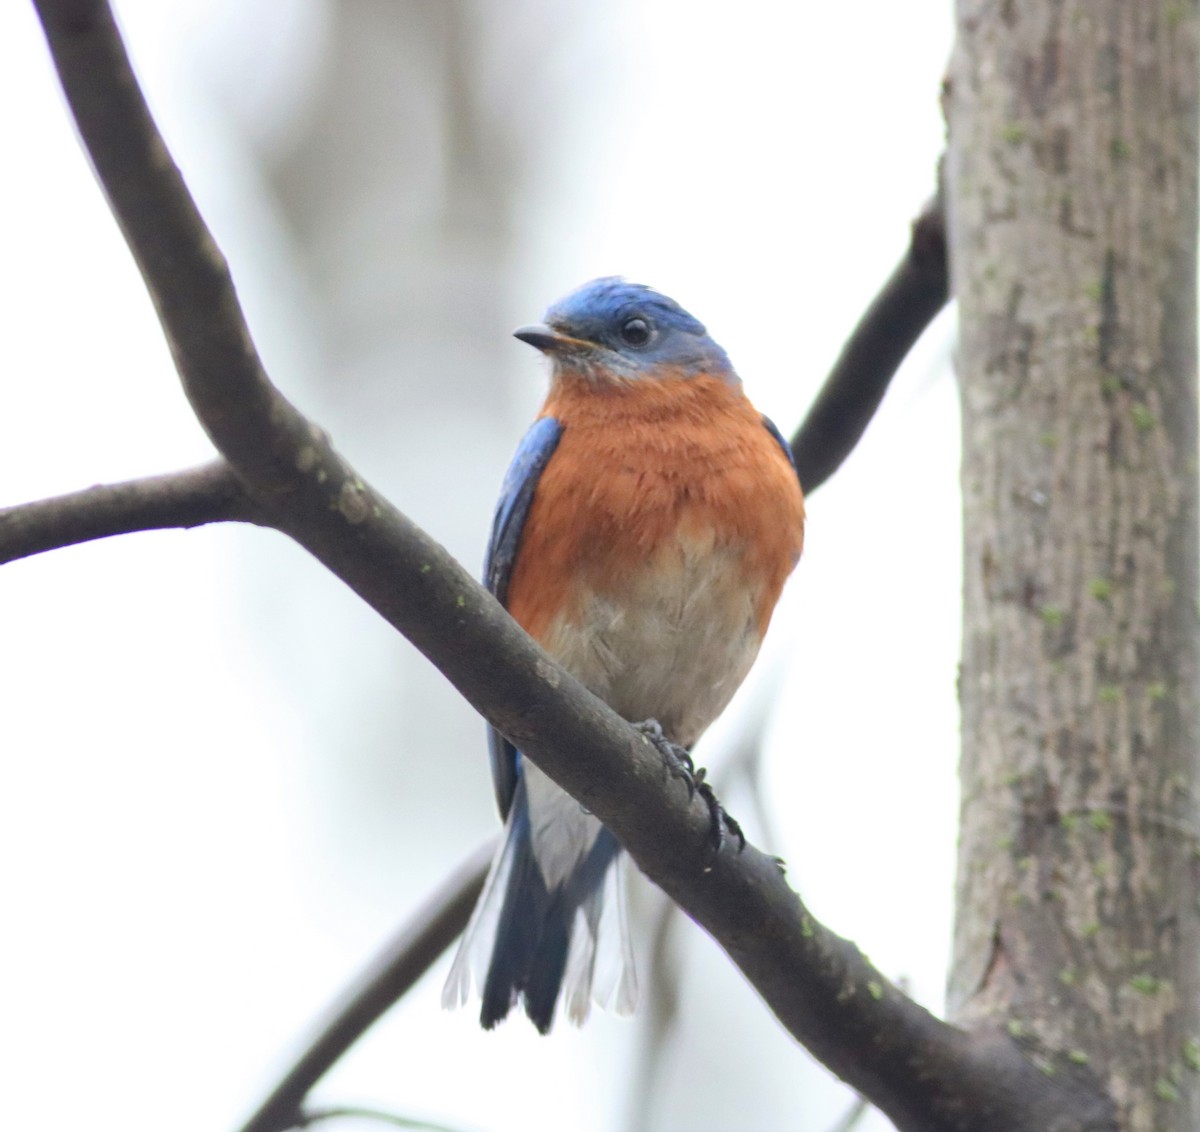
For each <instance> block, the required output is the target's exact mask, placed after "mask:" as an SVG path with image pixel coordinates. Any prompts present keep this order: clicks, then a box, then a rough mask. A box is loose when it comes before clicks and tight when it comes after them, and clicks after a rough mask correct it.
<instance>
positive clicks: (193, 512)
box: [0, 460, 265, 563]
mask: <svg viewBox="0 0 1200 1132" xmlns="http://www.w3.org/2000/svg"><path fill="white" fill-rule="evenodd" d="M230 521H237V522H245V523H262V522H264V521H265V520H264V518H263V516H262V513H261V511H260V510H259V509H258V508H257V507H256V506H255V505H254V503H253V502H252V501H251V500H250V498H249V497H248V496H247V495H246V493H245V491H244V490H243V488H242V485H241V483H240V482H239V480H238V478H237V476H235V475H234V473H233V469H231V468H230V467H229V465H228V464H227V463H225V461H224V460H216V461H214V462H213V463H211V464H204V465H202V466H201V467H199V468H189V469H187V470H186V471H182V472H169V473H167V474H166V475H162V476H149V477H147V478H145V479H140V480H128V481H127V482H125V483H114V484H98V485H97V486H95V487H89V488H85V489H84V490H83V491H74V492H71V493H70V494H69V495H56V496H54V497H53V498H52V499H40V500H38V501H37V502H35V503H22V504H19V505H18V506H16V507H4V508H0V563H4V562H13V561H15V560H16V559H18V558H27V557H28V556H29V555H31V554H41V553H42V552H43V551H46V550H57V549H58V548H59V547H63V546H72V545H74V544H76V543H81V542H90V541H91V540H92V539H99V538H108V537H109V536H110V535H123V534H129V533H130V532H132V531H149V530H159V529H163V528H169V527H199V526H202V525H203V524H205V523H222V522H230Z"/></svg>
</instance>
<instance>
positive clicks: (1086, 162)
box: [946, 0, 1200, 1132]
mask: <svg viewBox="0 0 1200 1132" xmlns="http://www.w3.org/2000/svg"><path fill="white" fill-rule="evenodd" d="M1196 23H1197V21H1196V9H1195V5H1194V4H1193V3H1186V4H1185V3H1165V2H1160V0H1153V2H1146V0H1136V2H1134V0H1037V2H1034V0H1028V2H1026V3H1017V2H1015V0H1003V2H990V0H989V2H987V3H985V2H983V0H960V2H959V4H958V24H959V27H958V46H957V49H956V53H955V58H954V60H953V63H952V68H951V77H950V83H949V85H948V88H947V109H948V119H949V126H950V151H949V165H948V182H947V186H946V188H947V194H948V210H949V235H950V253H951V264H952V278H953V280H954V290H955V293H956V295H957V298H958V302H959V318H960V326H961V344H960V355H959V380H960V385H961V393H962V409H963V471H962V482H963V495H964V531H965V535H964V538H965V564H964V566H965V574H964V577H965V583H964V585H965V594H964V600H965V623H964V638H963V663H962V674H961V689H960V692H961V700H962V713H963V762H962V781H963V801H962V838H961V848H960V859H959V884H958V901H959V903H958V925H957V932H956V940H955V956H954V966H953V971H952V974H951V987H950V1000H951V1009H952V1013H953V1016H954V1018H955V1019H956V1020H958V1021H960V1022H963V1023H966V1024H968V1025H970V1026H972V1027H974V1028H984V1029H987V1028H990V1027H993V1026H994V1027H996V1028H997V1029H1006V1030H1007V1032H1008V1033H1009V1034H1010V1035H1011V1036H1012V1037H1013V1038H1015V1039H1016V1040H1017V1042H1018V1044H1019V1045H1020V1046H1021V1047H1022V1048H1023V1049H1024V1051H1025V1053H1026V1055H1027V1056H1028V1057H1030V1058H1031V1059H1032V1060H1033V1061H1034V1062H1035V1063H1036V1064H1038V1065H1039V1066H1040V1067H1041V1068H1042V1069H1043V1071H1044V1072H1045V1073H1046V1074H1047V1075H1050V1076H1058V1077H1060V1078H1063V1077H1067V1078H1070V1077H1073V1076H1085V1077H1086V1076H1087V1075H1091V1074H1094V1075H1095V1077H1094V1079H1095V1081H1096V1083H1097V1085H1098V1086H1099V1087H1100V1088H1101V1089H1102V1090H1103V1091H1104V1092H1105V1093H1107V1094H1108V1096H1109V1098H1110V1099H1111V1102H1112V1104H1113V1106H1114V1112H1115V1117H1116V1120H1117V1123H1118V1125H1119V1126H1120V1127H1121V1128H1123V1129H1129V1130H1131V1132H1143V1130H1146V1132H1149V1130H1151V1129H1153V1130H1155V1132H1166V1130H1169V1129H1178V1130H1180V1132H1182V1130H1184V1129H1193V1128H1197V1127H1200V1073H1198V1072H1197V1070H1200V908H1198V905H1197V892H1198V884H1197V879H1198V866H1197V859H1198V856H1200V844H1198V838H1197V820H1196V819H1197V814H1196V809H1197V798H1196V793H1197V748H1198V743H1197V740H1198V738H1200V734H1198V731H1200V727H1198V720H1200V698H1198V694H1197V689H1198V685H1197V672H1198V664H1197V661H1198V639H1200V638H1198V633H1200V625H1198V607H1197V601H1196V597H1197V593H1198V592H1200V591H1198V579H1197V546H1198V536H1197V521H1196V515H1197V474H1196V470H1197V463H1196V414H1197V406H1196V349H1195V336H1196V286H1195V281H1196V242H1197V231H1196V229H1197V218H1196V184H1197V145H1196V135H1197V74H1198V71H1200V60H1198V56H1197V28H1196Z"/></svg>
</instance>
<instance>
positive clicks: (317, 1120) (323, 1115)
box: [291, 1105, 462, 1132]
mask: <svg viewBox="0 0 1200 1132" xmlns="http://www.w3.org/2000/svg"><path fill="white" fill-rule="evenodd" d="M327 1120H373V1121H375V1122H376V1123H377V1124H387V1125H390V1126H391V1127H392V1128H411V1129H414V1130H415V1132H462V1129H461V1128H451V1127H450V1126H449V1125H448V1124H435V1123H434V1122H433V1121H431V1120H417V1119H415V1118H414V1117H411V1116H401V1115H400V1114H399V1113H394V1112H384V1111H383V1110H382V1109H377V1108H364V1107H362V1106H361V1105H338V1106H337V1107H335V1108H312V1109H307V1110H306V1111H305V1112H304V1114H303V1115H302V1116H301V1117H300V1119H299V1121H297V1122H296V1123H295V1124H293V1125H292V1126H291V1127H292V1128H311V1127H312V1126H313V1125H314V1124H322V1123H324V1122H325V1121H327Z"/></svg>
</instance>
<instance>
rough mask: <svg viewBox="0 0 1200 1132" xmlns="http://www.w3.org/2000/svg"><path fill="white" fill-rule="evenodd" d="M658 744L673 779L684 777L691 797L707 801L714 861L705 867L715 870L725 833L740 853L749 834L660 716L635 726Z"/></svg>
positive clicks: (656, 745) (657, 748)
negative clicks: (671, 736) (733, 839)
mask: <svg viewBox="0 0 1200 1132" xmlns="http://www.w3.org/2000/svg"><path fill="white" fill-rule="evenodd" d="M633 726H634V727H636V728H637V730H638V731H640V732H641V733H642V734H643V735H644V736H645V737H646V738H647V739H649V740H650V742H651V743H652V744H653V745H654V749H655V750H656V751H658V753H659V754H660V755H662V759H663V762H664V764H665V765H666V768H667V772H668V773H669V774H670V775H671V776H672V777H673V778H682V779H683V781H684V784H685V785H686V786H687V791H688V799H689V800H690V799H692V798H694V797H695V796H696V795H697V794H699V795H700V797H701V798H703V799H704V804H705V805H706V806H707V807H708V847H709V853H710V861H709V863H708V864H707V865H706V867H705V870H704V871H705V872H710V871H711V870H712V861H714V860H715V859H716V857H717V854H718V853H720V851H721V846H722V845H724V844H725V834H726V831H728V832H729V833H730V834H732V835H733V836H734V837H736V838H737V840H738V847H737V851H738V852H739V853H740V852H741V851H742V850H743V849H745V848H746V835H745V834H744V833H742V827H741V826H740V825H739V824H738V823H737V821H736V820H735V819H734V818H732V817H730V816H729V814H727V813H726V812H725V807H724V806H722V805H721V803H720V802H719V801H718V800H717V795H716V792H715V791H714V790H713V788H712V787H711V786H710V785H709V784H708V782H707V781H705V777H704V776H705V771H704V768H703V767H701V768H700V769H699V770H697V769H696V764H695V763H694V762H693V761H692V756H691V755H690V754H689V753H688V750H687V748H686V747H681V746H680V745H679V744H678V743H672V742H671V740H670V739H668V738H667V737H666V735H664V734H663V729H662V725H661V724H660V723H659V722H658V720H657V719H645V720H642V722H641V723H635V724H634V725H633Z"/></svg>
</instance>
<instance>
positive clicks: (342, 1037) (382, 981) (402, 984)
mask: <svg viewBox="0 0 1200 1132" xmlns="http://www.w3.org/2000/svg"><path fill="white" fill-rule="evenodd" d="M495 851H496V842H495V841H494V840H493V841H489V842H487V843H486V844H485V845H482V846H480V847H479V848H478V849H476V850H475V852H474V853H472V854H471V856H470V857H468V858H467V859H466V860H465V861H464V862H463V863H462V864H461V865H459V867H458V868H457V869H456V870H455V871H454V872H453V873H452V874H451V875H450V876H449V877H448V878H447V879H446V880H445V881H443V882H442V884H441V886H440V887H439V888H438V890H437V891H436V892H434V894H433V895H432V896H431V897H430V898H429V899H428V900H427V901H426V902H425V904H424V905H423V906H422V907H421V908H420V909H419V910H418V911H417V912H416V913H415V914H414V915H413V916H411V917H410V918H409V921H408V923H407V924H406V925H405V926H404V927H403V928H402V929H401V930H400V931H399V932H398V933H397V935H396V937H395V938H394V939H393V940H392V941H391V942H390V943H389V944H388V945H387V946H386V947H385V948H384V949H383V951H382V952H381V953H380V954H379V955H378V956H377V957H376V959H375V960H374V961H373V962H372V963H371V964H370V965H369V966H368V967H367V968H366V970H364V971H363V973H362V975H361V976H360V977H359V980H358V983H357V985H355V986H354V987H352V988H351V989H350V990H349V991H347V992H346V995H345V997H344V998H343V1000H342V1002H340V1003H338V1004H337V1005H335V1006H334V1007H333V1008H332V1009H331V1010H330V1012H329V1018H328V1021H326V1022H325V1023H324V1024H323V1025H322V1026H321V1027H320V1028H319V1029H318V1031H317V1034H316V1036H315V1037H314V1038H313V1039H312V1041H311V1042H309V1044H308V1046H307V1047H306V1048H305V1050H304V1052H303V1053H302V1054H301V1055H300V1057H299V1058H298V1059H297V1060H296V1063H295V1064H294V1065H293V1067H292V1068H291V1069H290V1070H289V1071H288V1073H287V1075H286V1076H285V1077H284V1078H283V1080H282V1081H280V1082H279V1084H278V1085H276V1086H275V1089H274V1090H273V1091H272V1093H271V1095H270V1096H269V1097H268V1098H267V1099H266V1100H265V1101H264V1102H263V1103H262V1106H261V1107H260V1108H259V1110H258V1111H257V1112H256V1113H255V1114H254V1115H253V1116H252V1117H251V1118H250V1119H249V1120H248V1121H247V1122H246V1124H245V1126H244V1127H243V1128H242V1132H282V1130H283V1129H286V1128H295V1127H302V1126H304V1125H305V1124H306V1123H311V1116H310V1117H308V1119H306V1114H305V1111H304V1099H305V1097H307V1096H308V1094H309V1092H310V1091H311V1090H312V1088H313V1086H315V1085H316V1083H317V1082H318V1081H320V1079H321V1078H322V1077H323V1076H324V1075H325V1074H326V1073H327V1072H328V1071H329V1069H330V1068H331V1067H332V1066H333V1065H335V1064H336V1063H337V1061H338V1059H339V1058H341V1057H342V1055H343V1054H344V1053H345V1052H346V1051H347V1050H348V1049H349V1048H350V1047H351V1046H352V1045H353V1044H354V1043H355V1042H356V1041H358V1039H359V1038H360V1037H362V1035H363V1034H364V1033H366V1031H367V1030H368V1029H369V1028H370V1027H371V1026H372V1025H374V1023H375V1022H376V1021H378V1019H379V1018H380V1017H382V1016H383V1014H384V1012H385V1011H387V1009H388V1008H389V1007H390V1006H392V1005H393V1004H394V1003H395V1002H396V1001H397V1000H398V999H399V998H401V997H402V996H403V995H404V994H405V993H407V991H408V990H409V989H410V988H411V987H412V985H413V984H414V983H415V982H416V981H417V980H418V979H419V978H420V977H421V976H422V975H423V974H424V973H425V972H426V971H427V970H428V969H429V968H430V967H431V966H432V965H433V964H434V963H435V962H436V961H437V958H438V956H439V955H441V954H442V952H443V951H445V950H446V948H447V947H449V946H450V944H452V943H453V942H454V941H455V940H456V939H457V938H458V936H459V934H460V933H461V932H462V930H463V925H464V924H466V922H467V918H468V917H469V916H470V915H471V908H472V907H473V906H474V904H475V900H476V898H477V897H478V896H479V891H480V889H481V888H483V878H484V876H485V875H486V874H487V869H488V864H489V863H490V861H491V859H492V854H493V853H494V852H495Z"/></svg>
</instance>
